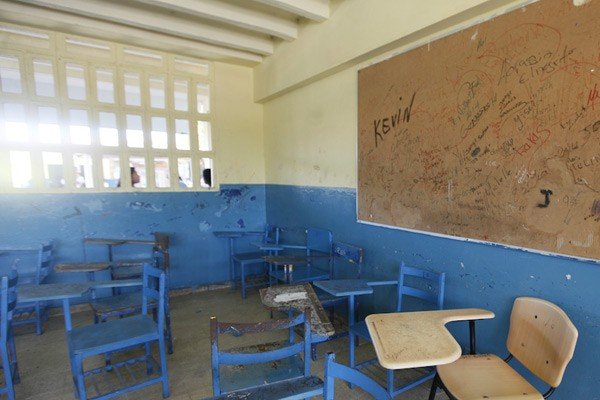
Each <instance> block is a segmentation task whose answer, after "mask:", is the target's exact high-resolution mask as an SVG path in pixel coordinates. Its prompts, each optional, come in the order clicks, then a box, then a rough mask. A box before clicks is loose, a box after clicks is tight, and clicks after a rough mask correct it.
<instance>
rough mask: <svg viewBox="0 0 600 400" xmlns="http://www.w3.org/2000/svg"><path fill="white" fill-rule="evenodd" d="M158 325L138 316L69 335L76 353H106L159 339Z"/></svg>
mask: <svg viewBox="0 0 600 400" xmlns="http://www.w3.org/2000/svg"><path fill="white" fill-rule="evenodd" d="M157 329H158V328H157V327H156V323H155V322H154V321H153V320H152V318H150V317H148V316H146V315H136V316H134V317H127V318H122V319H116V320H112V321H107V322H104V323H102V324H94V325H87V326H84V327H81V328H74V329H73V330H72V331H71V332H68V333H67V340H68V341H69V346H70V349H71V350H72V351H73V352H74V353H94V352H95V353H104V352H107V351H109V350H110V349H115V348H124V347H127V346H128V344H129V342H131V343H143V342H145V341H151V340H153V338H156V339H158V334H157Z"/></svg>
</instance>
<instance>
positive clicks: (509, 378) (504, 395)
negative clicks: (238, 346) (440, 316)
mask: <svg viewBox="0 0 600 400" xmlns="http://www.w3.org/2000/svg"><path fill="white" fill-rule="evenodd" d="M437 372H438V375H439V377H440V379H441V380H442V382H443V383H444V385H445V386H446V388H448V390H449V391H450V392H451V393H452V395H453V396H454V397H456V399H457V400H475V399H498V400H500V399H519V400H542V399H543V398H544V397H543V396H542V394H541V393H540V392H538V391H537V389H536V388H534V387H533V386H532V385H531V384H530V383H529V382H527V380H525V378H523V377H522V376H521V375H520V374H519V373H518V372H517V371H515V370H514V369H513V368H512V367H511V366H510V365H508V363H506V362H505V361H504V360H503V359H501V358H500V357H498V356H496V355H494V354H478V355H465V356H462V357H461V358H459V359H458V360H457V361H455V362H453V363H451V364H446V365H440V366H438V367H437Z"/></svg>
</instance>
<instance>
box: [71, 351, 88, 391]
mask: <svg viewBox="0 0 600 400" xmlns="http://www.w3.org/2000/svg"><path fill="white" fill-rule="evenodd" d="M72 361H74V362H75V374H76V375H77V392H78V393H79V400H87V393H86V391H85V377H84V376H83V360H82V358H81V356H80V355H75V357H74V358H73V360H72Z"/></svg>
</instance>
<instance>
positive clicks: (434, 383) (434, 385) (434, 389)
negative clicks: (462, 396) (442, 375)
mask: <svg viewBox="0 0 600 400" xmlns="http://www.w3.org/2000/svg"><path fill="white" fill-rule="evenodd" d="M438 379H439V378H438V375H437V374H435V376H434V377H433V380H432V381H431V389H430V390H429V400H434V399H435V393H436V392H437V387H438Z"/></svg>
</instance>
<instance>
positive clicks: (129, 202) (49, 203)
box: [0, 185, 266, 288]
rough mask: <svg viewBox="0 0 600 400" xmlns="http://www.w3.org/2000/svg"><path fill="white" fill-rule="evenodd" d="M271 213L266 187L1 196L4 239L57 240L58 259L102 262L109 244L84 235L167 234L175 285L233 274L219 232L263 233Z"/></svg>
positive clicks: (61, 277) (59, 277) (64, 277)
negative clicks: (92, 241)
mask: <svg viewBox="0 0 600 400" xmlns="http://www.w3.org/2000/svg"><path fill="white" fill-rule="evenodd" d="M265 218H266V216H265V190H264V185H222V186H221V190H220V192H169V193H87V194H85V193H81V194H80V193H77V194H2V195H0V243H1V244H2V245H9V244H33V243H39V242H41V241H47V240H49V239H52V240H54V242H55V246H56V252H55V260H57V261H82V260H84V258H87V260H88V261H100V260H105V259H106V254H107V253H106V249H105V248H102V247H99V246H93V245H86V246H85V247H84V246H83V243H82V238H83V237H85V236H95V237H109V238H121V237H123V238H136V239H151V238H152V236H151V233H152V232H156V231H158V232H166V233H169V234H170V235H171V248H170V253H171V285H172V287H174V288H177V287H192V286H196V285H204V284H209V283H217V282H224V281H227V280H228V279H229V255H228V247H227V246H228V243H227V241H226V240H225V239H219V238H216V237H214V235H213V233H212V231H214V230H224V229H240V228H245V229H250V230H262V229H263V227H264V223H265ZM242 245H243V244H242ZM124 250H126V251H128V252H131V251H134V252H137V251H139V252H143V248H140V247H138V248H137V249H135V248H129V249H124ZM79 275H80V276H74V275H73V274H57V273H54V274H52V275H51V276H50V277H49V280H50V281H53V282H54V281H72V280H81V279H85V276H83V274H79Z"/></svg>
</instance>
